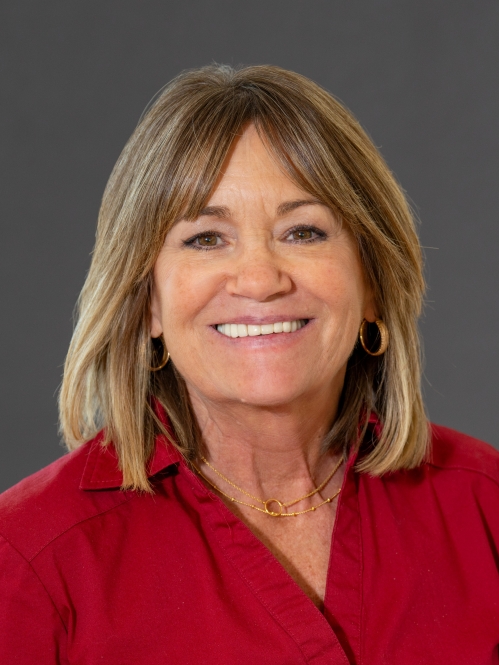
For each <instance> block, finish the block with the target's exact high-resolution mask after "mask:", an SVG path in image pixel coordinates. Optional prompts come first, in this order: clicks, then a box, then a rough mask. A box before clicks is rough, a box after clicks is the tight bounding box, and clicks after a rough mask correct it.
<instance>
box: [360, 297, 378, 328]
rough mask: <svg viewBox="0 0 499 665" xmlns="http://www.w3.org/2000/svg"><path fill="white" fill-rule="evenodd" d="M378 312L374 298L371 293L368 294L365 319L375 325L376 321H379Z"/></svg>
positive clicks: (365, 304) (364, 312) (364, 313)
mask: <svg viewBox="0 0 499 665" xmlns="http://www.w3.org/2000/svg"><path fill="white" fill-rule="evenodd" d="M377 311H378V307H377V306H376V303H375V301H374V297H373V295H372V293H371V292H368V293H367V295H366V300H365V303H364V311H363V315H364V319H366V321H369V323H374V322H375V321H376V319H379V316H378V315H377Z"/></svg>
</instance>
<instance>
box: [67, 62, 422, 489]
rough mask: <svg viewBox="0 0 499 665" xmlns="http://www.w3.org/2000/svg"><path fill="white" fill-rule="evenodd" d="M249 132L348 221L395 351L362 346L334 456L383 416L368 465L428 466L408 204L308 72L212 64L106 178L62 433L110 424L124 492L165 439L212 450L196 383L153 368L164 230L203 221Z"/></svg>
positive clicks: (177, 91)
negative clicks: (154, 307)
mask: <svg viewBox="0 0 499 665" xmlns="http://www.w3.org/2000/svg"><path fill="white" fill-rule="evenodd" d="M247 123H254V125H255V127H256V129H257V131H258V132H259V134H260V137H261V138H262V140H263V141H264V142H265V143H266V145H267V146H268V148H269V149H270V150H271V151H272V153H273V154H274V156H275V157H276V158H277V159H278V160H279V162H280V164H281V165H282V168H283V169H284V170H285V171H286V172H287V174H288V175H289V177H290V178H291V179H293V181H294V182H296V183H297V184H298V185H299V186H300V187H302V188H303V189H304V190H305V191H307V192H308V193H310V194H311V195H313V196H315V197H316V198H317V199H319V200H320V201H322V202H323V203H324V204H325V205H327V206H329V207H330V208H331V209H332V210H334V211H335V212H336V214H337V215H339V216H340V218H341V219H342V221H343V222H344V223H345V224H346V225H347V226H348V227H349V229H350V231H351V233H352V234H353V237H354V238H355V240H356V242H357V245H358V249H359V253H360V257H361V261H362V264H363V267H364V271H365V275H366V279H367V281H368V283H369V285H370V287H371V288H372V290H373V293H374V297H375V300H376V303H377V307H378V309H379V314H380V315H381V318H382V319H383V320H384V322H385V323H386V325H387V326H388V329H389V332H390V344H389V346H388V349H387V351H386V353H385V354H384V355H382V356H379V357H371V356H369V355H367V354H366V353H365V352H364V350H363V349H362V347H361V346H360V345H359V344H357V345H356V347H355V348H354V350H353V352H352V355H351V357H350V359H349V362H348V367H347V372H346V378H345V383H344V388H343V393H342V396H341V401H340V407H339V411H338V416H337V418H336V420H335V422H334V424H333V426H332V428H331V430H330V432H329V434H328V436H327V439H326V441H325V445H326V446H332V447H335V448H337V449H343V450H345V451H346V450H348V449H349V448H350V447H351V446H352V445H355V443H356V442H358V441H359V422H361V423H364V427H365V426H366V425H365V423H366V422H367V419H368V418H367V417H368V415H369V414H370V413H371V411H375V412H376V413H377V414H378V416H379V418H380V420H381V422H382V430H381V433H380V435H379V437H378V440H377V442H376V445H375V446H374V447H373V448H372V449H371V450H370V451H369V452H368V454H367V455H364V456H363V458H362V459H361V461H360V462H359V464H358V470H359V471H363V472H369V473H371V474H377V475H379V474H382V473H385V472H387V471H394V470H397V469H401V468H410V467H414V466H417V465H418V464H420V463H421V461H422V460H423V459H424V456H425V452H426V449H427V443H428V423H427V419H426V416H425V411H424V407H423V402H422V397H421V389H420V378H421V363H420V342H419V336H418V330H417V318H418V316H419V314H420V310H421V303H422V297H423V293H424V280H423V276H422V257H421V249H420V245H419V242H418V238H417V235H416V232H415V227H414V221H413V218H412V215H411V213H410V210H409V207H408V205H407V202H406V200H405V197H404V195H403V193H402V191H401V189H400V187H399V186H398V184H397V182H396V181H395V179H394V177H393V175H392V174H391V172H390V171H389V169H388V167H387V165H386V164H385V162H384V160H383V158H382V157H381V155H380V154H379V152H378V151H377V150H376V148H375V147H374V145H373V143H372V142H371V140H370V139H369V138H368V136H367V135H366V134H365V132H364V131H363V130H362V128H361V127H360V126H359V124H358V123H357V121H356V120H355V119H354V118H353V117H352V115H351V114H350V113H349V112H348V111H347V110H346V109H345V108H344V107H343V106H342V105H341V104H340V103H339V102H338V101H337V100H336V99H334V98H333V97H332V96H331V95H330V94H329V93H327V92H326V91H325V90H323V89H322V88H321V87H320V86H318V85H317V84H315V83H314V82H312V81H310V80H309V79H307V78H305V77H304V76H301V75H299V74H296V73H293V72H289V71H286V70H283V69H281V68H279V67H273V66H254V67H246V68H242V69H238V70H234V69H232V68H230V67H227V66H218V65H214V66H209V67H204V68H201V69H197V70H193V71H188V72H185V73H183V74H181V75H180V76H178V77H177V78H176V79H174V80H173V81H172V82H171V83H170V84H169V85H167V86H166V87H165V88H164V89H163V91H162V92H161V93H160V94H159V96H158V97H157V99H156V100H155V101H154V103H153V104H152V105H151V107H150V108H149V110H148V111H147V112H146V113H145V115H144V116H143V118H142V119H141V121H140V123H139V125H138V126H137V128H136V130H135V131H134V133H133V134H132V136H131V138H130V140H129V141H128V143H127V144H126V146H125V148H124V150H123V152H122V154H121V156H120V158H119V159H118V162H117V164H116V166H115V167H114V170H113V172H112V174H111V177H110V179H109V182H108V184H107V187H106V190H105V192H104V197H103V201H102V206H101V209H100V213H99V220H98V228H97V237H96V244H95V249H94V253H93V258H92V263H91V266H90V270H89V273H88V277H87V279H86V282H85V285H84V287H83V290H82V292H81V295H80V298H79V300H78V306H77V322H76V326H75V330H74V334H73V338H72V341H71V345H70V348H69V352H68V355H67V359H66V363H65V369H64V379H63V383H62V388H61V392H60V420H61V431H62V433H63V436H64V438H65V441H66V443H67V445H68V447H69V448H70V449H72V448H75V447H77V446H79V445H80V444H82V443H83V442H85V441H87V440H89V439H91V438H92V437H94V436H95V435H96V433H97V432H98V431H99V430H101V429H102V428H104V431H105V436H104V439H103V441H104V444H107V443H109V442H110V441H111V440H112V441H113V444H114V446H115V448H116V451H117V454H118V459H119V463H120V467H121V470H122V472H123V487H127V488H133V489H143V490H148V489H149V483H148V480H147V472H146V465H147V461H148V459H149V457H150V455H151V452H152V449H153V445H154V437H155V435H156V434H158V433H160V432H162V433H163V434H166V435H167V436H168V438H169V439H170V440H172V437H171V436H170V435H169V434H168V432H167V431H166V430H165V427H164V425H162V423H161V421H160V419H159V418H158V416H157V414H156V412H155V409H154V402H155V400H157V401H159V403H160V404H162V405H163V407H164V408H165V410H166V413H167V414H168V416H169V419H170V421H171V423H172V426H173V430H174V432H175V441H172V443H173V444H174V445H176V446H177V447H178V448H179V449H180V451H181V452H182V453H183V454H184V456H185V457H186V459H188V460H189V459H190V460H192V459H194V458H195V457H196V455H197V454H198V451H199V446H200V444H201V441H200V437H199V433H198V430H197V425H196V421H195V417H194V415H193V413H192V410H191V406H190V403H189V399H188V395H187V390H186V386H185V383H184V381H183V379H182V377H181V376H180V374H179V373H178V372H177V371H176V369H175V367H174V366H173V365H172V363H171V362H170V363H168V364H167V365H166V367H165V368H164V369H163V370H160V371H158V372H151V371H150V366H151V364H152V363H153V362H154V361H153V356H154V355H155V352H154V347H153V344H152V341H151V338H150V297H151V283H152V281H151V280H152V270H153V266H154V264H155V261H156V258H157V255H158V253H159V251H160V249H161V247H162V245H163V243H164V239H165V236H166V234H167V233H168V231H169V230H170V229H171V227H172V225H173V224H174V223H175V221H176V220H178V219H180V218H187V219H194V218H196V216H197V215H198V213H199V211H200V210H201V208H202V207H203V204H204V202H205V201H206V199H207V198H208V196H209V194H210V193H211V191H212V189H213V187H214V183H215V181H216V179H217V176H218V175H219V173H220V169H221V167H222V164H223V162H224V159H225V158H226V156H227V153H228V151H229V148H230V146H231V143H232V141H233V139H234V137H235V136H236V135H237V134H238V133H240V132H241V129H242V128H243V126H244V125H245V124H247Z"/></svg>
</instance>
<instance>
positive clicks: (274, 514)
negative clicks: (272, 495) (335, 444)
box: [192, 457, 343, 517]
mask: <svg viewBox="0 0 499 665" xmlns="http://www.w3.org/2000/svg"><path fill="white" fill-rule="evenodd" d="M201 460H202V461H203V462H204V464H206V465H207V466H209V467H210V469H211V470H212V471H214V472H215V473H216V474H217V475H218V476H219V477H220V478H222V479H223V480H225V482H226V483H228V484H229V485H231V486H232V487H234V489H236V490H238V492H241V494H245V495H246V496H248V497H250V499H254V500H255V501H258V502H259V503H261V504H262V505H263V508H259V507H258V506H255V505H254V504H252V503H248V502H247V501H240V500H239V499H236V498H235V497H233V496H230V495H229V494H226V493H225V492H224V491H223V490H221V489H220V487H218V486H217V485H215V483H213V482H212V481H211V480H210V479H209V478H207V477H206V476H205V475H204V473H203V472H202V471H201V470H200V469H199V468H198V467H197V466H196V465H195V464H192V466H193V467H194V469H195V470H196V471H197V473H198V474H199V475H200V476H201V478H203V479H204V480H205V481H206V482H207V483H208V484H209V485H211V486H212V487H213V489H215V490H216V491H217V492H219V493H220V494H221V495H222V496H224V497H225V498H226V499H229V500H230V501H233V502H234V503H239V504H240V505H241V506H248V507H249V508H253V510H258V512H260V513H265V514H266V515H270V516H271V517H296V516H297V515H304V514H305V513H310V512H313V511H314V510H317V508H320V507H321V506H324V505H325V504H326V503H331V501H333V499H335V498H336V497H337V496H338V494H339V493H340V492H341V489H339V490H338V491H337V492H335V494H333V496H330V497H329V498H327V499H325V500H324V501H322V502H321V503H319V504H317V505H316V506H312V507H311V508H307V509H306V510H298V511H295V512H292V513H288V512H283V510H284V509H285V508H289V507H290V506H293V505H294V504H295V503H298V502H299V501H303V499H308V498H309V497H311V496H313V495H314V494H317V492H320V491H321V489H323V488H324V487H325V486H326V485H327V484H328V482H329V481H330V480H331V478H332V477H333V476H334V474H335V473H336V472H337V471H338V469H339V468H340V466H341V464H342V463H343V459H341V458H340V460H339V461H338V463H337V464H336V465H335V466H334V468H333V470H332V471H331V473H330V474H329V476H327V478H326V479H325V480H324V481H323V482H322V483H321V484H320V485H318V487H316V488H315V489H314V490H312V491H311V492H309V493H308V494H304V495H303V496H301V497H300V498H298V499H294V500H293V501H287V502H284V501H279V499H267V500H266V501H264V500H263V499H260V498H259V497H257V496H255V495H254V494H250V493H249V492H246V490H243V488H242V487H239V486H238V485H236V484H235V483H233V482H232V481H231V480H229V479H228V478H227V477H226V476H224V475H223V473H221V472H220V471H218V469H215V467H214V466H213V465H212V464H210V463H209V462H208V460H207V459H205V458H204V457H201ZM273 503H275V504H277V506H278V507H279V512H276V511H275V510H270V508H269V506H271V505H272V504H273Z"/></svg>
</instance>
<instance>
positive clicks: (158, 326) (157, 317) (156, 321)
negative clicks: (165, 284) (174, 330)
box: [151, 285, 163, 337]
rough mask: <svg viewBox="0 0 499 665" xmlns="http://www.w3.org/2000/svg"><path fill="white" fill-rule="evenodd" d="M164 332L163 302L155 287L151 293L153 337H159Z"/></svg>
mask: <svg viewBox="0 0 499 665" xmlns="http://www.w3.org/2000/svg"><path fill="white" fill-rule="evenodd" d="M162 332H163V325H162V323H161V300H160V297H159V294H158V291H157V289H156V287H155V286H154V285H153V287H152V293H151V337H159V336H160V335H161V334H162Z"/></svg>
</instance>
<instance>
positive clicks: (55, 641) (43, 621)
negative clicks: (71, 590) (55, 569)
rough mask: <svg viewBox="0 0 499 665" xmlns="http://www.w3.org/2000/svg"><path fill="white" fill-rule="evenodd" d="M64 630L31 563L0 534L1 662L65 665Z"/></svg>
mask: <svg viewBox="0 0 499 665" xmlns="http://www.w3.org/2000/svg"><path fill="white" fill-rule="evenodd" d="M66 644H67V634H66V630H65V627H64V625H63V622H62V619H61V617H60V615H59V613H58V612H57V609H56V607H55V606H54V603H53V602H52V600H51V598H50V596H49V595H48V593H47V591H46V590H45V588H44V586H43V584H42V583H41V581H40V580H39V578H38V576H37V575H36V573H35V572H34V570H33V569H32V567H31V566H30V564H29V563H28V562H27V561H26V560H25V559H24V558H23V557H22V556H21V555H20V554H19V552H17V550H15V549H14V548H13V547H12V546H11V545H10V543H8V542H7V541H6V540H5V539H4V538H2V537H0V663H5V665H7V664H9V665H67V663H68V661H67V659H66V655H65V654H66Z"/></svg>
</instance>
